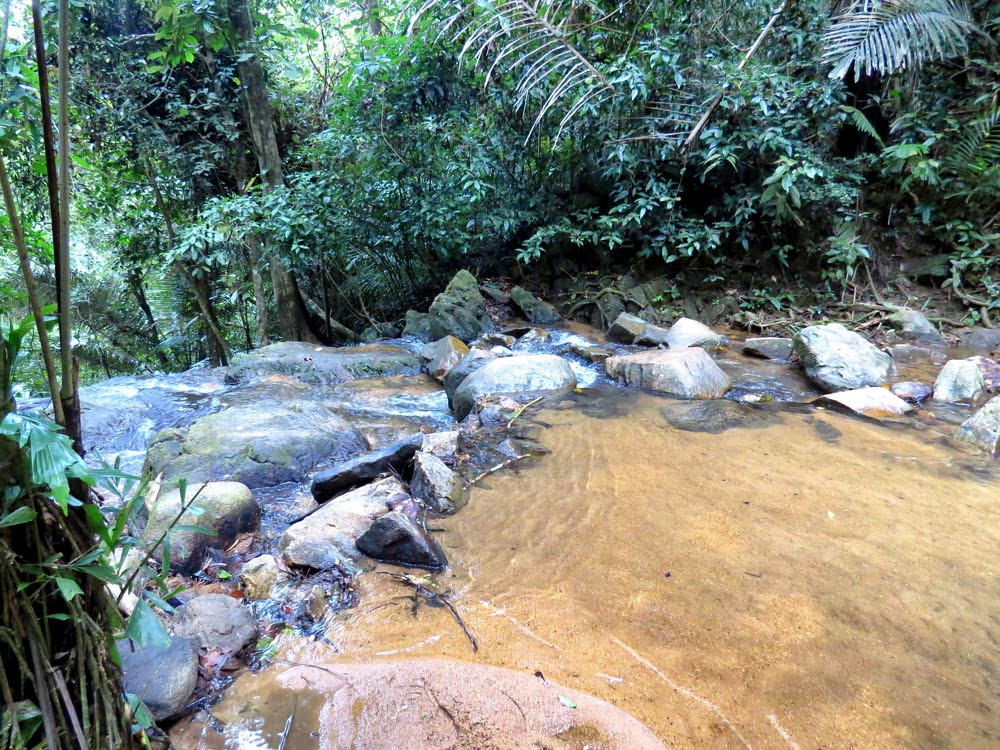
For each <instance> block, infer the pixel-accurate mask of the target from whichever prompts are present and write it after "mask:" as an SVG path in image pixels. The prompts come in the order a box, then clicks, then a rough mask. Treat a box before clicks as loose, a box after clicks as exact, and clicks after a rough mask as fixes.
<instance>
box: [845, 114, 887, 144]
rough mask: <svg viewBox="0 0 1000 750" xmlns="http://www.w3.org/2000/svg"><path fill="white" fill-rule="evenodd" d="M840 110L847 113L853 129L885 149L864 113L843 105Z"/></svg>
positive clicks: (880, 137) (880, 138)
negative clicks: (872, 139)
mask: <svg viewBox="0 0 1000 750" xmlns="http://www.w3.org/2000/svg"><path fill="white" fill-rule="evenodd" d="M841 109H843V110H844V112H846V113H847V116H848V117H850V118H851V124H852V125H853V126H854V127H856V128H857V129H858V130H860V131H861V132H862V133H864V134H865V135H867V136H869V137H870V138H874V139H875V141H876V142H877V143H878V145H879V146H882V147H885V143H883V142H882V136H880V135H879V134H878V131H877V130H876V129H875V126H874V125H872V121H871V120H869V119H868V118H867V117H866V116H865V113H864V112H862V111H861V110H860V109H855V108H854V107H848V106H847V105H844V106H843V107H841Z"/></svg>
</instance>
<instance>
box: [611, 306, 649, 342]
mask: <svg viewBox="0 0 1000 750" xmlns="http://www.w3.org/2000/svg"><path fill="white" fill-rule="evenodd" d="M646 325H647V324H646V321H645V320H643V319H642V318H640V317H639V316H637V315H632V314H631V313H627V312H623V313H622V314H621V315H619V316H618V317H616V318H615V319H614V321H613V322H612V323H611V327H610V328H609V329H608V338H609V339H611V340H612V341H619V342H621V343H623V344H631V343H632V342H633V341H635V340H636V338H638V337H639V335H640V334H641V333H642V331H643V329H644V328H645V327H646Z"/></svg>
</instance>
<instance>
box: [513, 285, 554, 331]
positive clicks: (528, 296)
mask: <svg viewBox="0 0 1000 750" xmlns="http://www.w3.org/2000/svg"><path fill="white" fill-rule="evenodd" d="M510 300H511V302H513V303H514V304H515V305H517V307H518V308H519V309H520V310H521V312H522V313H524V318H525V320H527V321H528V322H529V323H537V324H540V325H544V324H547V323H558V322H559V321H560V320H562V316H561V315H559V312H558V311H557V310H556V309H555V308H554V307H553V306H552V305H550V304H549V303H548V302H545V301H544V300H540V299H538V297H536V296H535V295H534V294H532V293H531V292H529V291H528V290H527V289H522V288H521V287H519V286H516V287H514V288H513V289H511V290H510Z"/></svg>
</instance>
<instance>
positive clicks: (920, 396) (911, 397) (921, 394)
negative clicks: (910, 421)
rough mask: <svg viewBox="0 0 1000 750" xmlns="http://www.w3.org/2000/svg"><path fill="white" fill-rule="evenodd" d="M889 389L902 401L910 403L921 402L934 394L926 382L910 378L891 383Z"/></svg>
mask: <svg viewBox="0 0 1000 750" xmlns="http://www.w3.org/2000/svg"><path fill="white" fill-rule="evenodd" d="M889 390H890V392H891V393H892V394H893V395H894V396H898V397H899V398H901V399H903V400H904V401H909V402H910V403H911V404H919V403H922V402H924V401H926V400H927V399H929V398H930V397H931V396H932V395H934V389H933V388H931V387H930V386H929V385H927V384H926V383H917V382H914V381H910V380H905V381H903V382H901V383H893V384H892V388H890V389H889Z"/></svg>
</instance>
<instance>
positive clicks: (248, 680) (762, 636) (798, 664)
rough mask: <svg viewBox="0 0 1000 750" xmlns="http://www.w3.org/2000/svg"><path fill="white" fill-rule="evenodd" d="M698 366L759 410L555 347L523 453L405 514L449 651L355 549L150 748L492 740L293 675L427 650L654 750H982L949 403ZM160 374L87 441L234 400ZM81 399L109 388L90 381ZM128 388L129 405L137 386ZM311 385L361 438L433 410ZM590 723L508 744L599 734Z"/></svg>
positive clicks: (973, 455)
mask: <svg viewBox="0 0 1000 750" xmlns="http://www.w3.org/2000/svg"><path fill="white" fill-rule="evenodd" d="M588 333H589V336H590V337H591V338H594V339H597V338H598V337H599V334H597V333H596V332H592V331H590V332H588V331H581V329H574V332H570V333H565V332H555V333H554V334H553V335H552V336H550V337H549V338H548V340H547V342H545V343H543V344H534V345H533V346H535V347H536V350H545V351H560V348H561V347H564V346H565V345H566V343H567V341H570V340H571V339H573V338H574V337H576V338H581V339H582V336H583V335H584V334H588ZM588 343H592V342H588ZM731 351H738V347H737V346H736V345H735V344H734V346H733V347H732V348H731ZM721 364H722V366H723V368H724V369H726V370H727V372H729V373H730V374H731V376H732V377H733V379H734V381H735V382H736V383H737V384H738V386H737V388H736V389H735V390H734V393H733V394H731V395H730V397H731V398H732V397H739V396H745V395H746V394H756V395H758V396H767V397H769V398H773V399H774V401H775V403H774V404H773V405H772V404H769V405H768V406H770V407H772V408H768V409H766V410H765V412H766V414H767V419H762V420H761V421H760V422H759V423H749V424H747V425H745V426H743V427H739V428H735V429H726V430H722V431H717V432H714V433H713V432H699V431H691V430H690V429H679V428H678V427H676V426H672V425H674V424H677V419H676V414H677V413H683V411H684V408H686V407H685V405H689V404H690V403H691V402H677V401H673V400H671V399H666V398H662V397H657V396H654V395H650V394H646V393H643V392H640V391H637V390H623V389H621V388H618V387H616V386H615V385H613V384H611V383H610V382H608V381H607V378H606V377H604V376H603V375H602V374H600V371H599V368H598V367H596V366H591V365H585V364H582V363H581V362H575V363H574V368H575V369H576V370H577V372H578V377H579V378H580V380H581V388H580V389H578V391H577V392H576V393H574V394H571V395H570V396H569V397H567V398H566V399H564V400H562V401H560V402H558V403H555V404H552V405H549V406H548V407H547V408H544V409H542V410H540V411H536V412H534V413H533V414H531V415H530V416H529V415H527V414H526V415H525V417H524V421H525V424H524V425H523V427H522V431H523V433H524V434H525V435H526V436H528V437H530V438H531V439H532V440H536V441H537V442H538V443H540V444H541V446H542V447H543V448H544V449H545V451H547V453H545V454H544V455H541V456H540V457H537V458H535V459H533V460H530V461H522V462H521V463H520V464H518V465H517V466H516V467H515V468H512V469H508V470H505V471H501V472H497V473H495V474H492V475H490V476H488V477H486V478H485V479H483V480H482V481H480V482H478V483H477V484H476V485H475V487H474V488H473V491H472V496H471V500H470V502H469V504H468V506H467V507H466V508H464V509H463V510H462V511H461V512H459V513H458V514H457V515H455V516H452V517H447V518H443V519H440V520H438V519H435V520H434V521H433V522H431V523H430V524H429V528H430V530H431V531H432V532H433V534H434V536H435V538H436V539H437V540H438V541H439V542H440V544H441V545H442V547H443V548H444V550H445V551H446V553H447V555H448V558H449V560H450V567H449V568H448V569H447V570H446V571H444V572H441V573H437V574H433V575H431V576H430V577H429V578H428V579H427V580H429V581H433V582H434V584H435V585H436V586H437V590H440V591H442V592H444V593H445V594H446V596H447V599H448V601H449V602H450V603H451V604H452V605H453V606H454V607H455V609H456V611H457V612H458V613H459V615H460V617H461V620H462V622H463V623H464V625H465V626H466V628H467V629H468V631H469V633H470V634H471V635H472V636H473V637H474V638H475V641H476V643H477V646H478V649H477V650H473V648H472V646H471V644H470V639H469V638H467V636H466V635H465V634H464V633H463V631H462V629H461V628H460V627H459V624H458V622H457V621H456V619H455V618H454V617H453V616H452V614H451V613H450V612H449V611H448V609H446V608H445V607H442V606H431V605H433V602H428V601H418V600H417V599H415V598H414V597H413V596H411V595H410V594H411V592H410V591H409V590H408V589H407V588H405V587H402V586H400V584H399V582H398V581H397V580H396V579H394V578H393V577H391V576H386V575H380V574H379V573H381V572H398V571H399V568H393V567H391V566H385V565H381V566H379V567H378V569H377V571H376V572H375V573H370V574H366V575H363V576H360V577H359V578H357V579H356V581H355V584H354V585H355V588H356V591H355V593H356V599H357V601H358V604H357V605H356V606H354V607H352V608H349V609H344V610H341V611H338V612H335V613H334V614H333V616H331V617H329V618H327V619H326V620H325V621H324V627H325V629H324V631H323V632H322V633H321V634H320V635H319V636H317V633H315V632H311V633H310V634H305V633H301V632H295V631H285V632H283V633H282V634H280V635H278V636H277V639H276V643H277V646H278V650H277V654H278V655H277V658H275V659H274V661H273V663H272V665H271V666H270V667H268V668H266V669H264V670H263V671H261V672H259V673H246V674H243V675H241V676H240V677H239V678H238V679H237V680H236V682H235V684H234V685H233V686H232V687H231V688H230V689H228V690H227V691H226V692H225V694H224V695H223V697H222V699H221V701H219V702H218V703H216V704H215V705H213V706H212V707H211V708H210V709H209V712H202V713H201V714H198V715H195V717H194V718H192V719H189V720H184V721H182V722H181V723H180V724H178V725H177V726H176V727H175V728H174V730H173V732H172V735H171V736H172V740H173V742H174V743H175V744H176V746H177V747H179V748H204V749H210V748H211V749H220V750H221V749H222V748H228V749H232V750H236V749H241V750H242V749H244V748H246V749H248V750H249V749H250V748H255V749H256V748H265V747H267V748H281V750H311V749H312V748H331V749H332V748H341V747H345V748H346V747H356V748H358V750H382V749H383V748H385V750H389V749H390V748H396V747H400V748H402V747H409V748H413V750H420V748H424V747H433V748H438V747H440V748H450V747H463V748H464V747H468V748H479V747H483V748H487V747H489V748H494V747H495V748H514V747H518V746H519V745H517V744H504V742H502V741H500V740H495V741H493V740H491V741H489V742H483V743H482V744H474V743H467V744H463V743H462V742H458V741H456V740H455V738H454V737H451V738H450V739H449V737H448V736H444V735H442V738H441V739H440V742H438V741H437V740H434V741H431V740H429V739H427V738H426V737H423V738H422V739H421V740H420V744H409V745H407V744H399V743H400V742H401V740H399V739H398V736H397V738H396V739H394V740H391V741H390V740H389V739H385V738H384V737H387V736H389V735H392V732H391V731H388V730H379V727H380V726H381V727H386V726H393V725H397V724H400V723H401V722H403V720H404V717H405V715H406V712H407V710H408V707H409V705H410V704H409V702H408V701H409V699H407V698H406V696H401V697H400V698H399V700H395V701H376V700H374V699H370V700H369V699H365V700H364V701H362V700H360V699H359V700H358V701H356V702H355V705H354V706H353V708H350V710H348V711H347V713H346V714H345V712H344V711H335V710H331V709H330V706H331V705H332V704H331V700H332V699H329V700H328V699H327V698H325V697H324V696H326V695H327V693H324V692H323V690H320V689H319V688H317V687H316V685H314V684H313V682H312V681H310V680H309V679H305V678H302V675H301V670H302V668H303V665H308V666H309V667H312V668H314V669H316V670H322V671H323V672H324V673H328V674H340V671H338V670H343V671H344V673H347V672H349V671H350V670H357V669H359V668H364V669H369V670H377V669H379V668H382V667H385V668H388V674H390V675H391V674H392V672H393V670H394V669H398V668H401V665H411V666H412V665H419V664H423V663H425V662H424V660H436V661H435V662H434V663H437V662H438V661H440V660H445V661H446V662H447V663H449V664H454V663H456V662H457V663H460V664H465V665H477V668H478V666H482V667H500V668H503V669H505V670H513V671H515V672H518V673H522V674H524V675H528V676H532V675H534V676H535V677H534V678H533V679H539V680H543V681H545V682H546V684H548V683H551V684H553V685H557V686H565V688H567V689H569V690H573V691H578V692H579V693H581V694H586V695H589V696H593V697H595V698H598V699H600V700H603V701H606V702H607V703H608V704H611V705H612V706H614V707H616V708H618V709H621V710H622V711H624V712H625V713H627V714H629V715H630V716H631V717H634V718H635V719H637V720H638V721H639V722H641V723H642V724H643V725H645V727H647V728H648V729H649V730H650V731H651V733H652V734H653V735H655V737H656V738H657V739H658V740H659V742H660V743H662V745H663V746H665V747H677V748H734V749H746V750H749V749H750V748H785V749H792V750H796V749H798V748H803V749H804V748H948V747H954V748H963V749H974V748H996V747H998V746H1000V715H998V710H1000V556H998V554H997V551H998V550H1000V504H998V502H997V497H998V494H997V487H996V479H995V476H994V473H995V461H994V460H993V459H992V458H990V457H989V456H984V455H983V454H981V453H980V452H979V451H976V450H973V449H963V448H961V447H960V446H959V445H958V444H957V443H955V441H953V440H951V439H950V438H948V437H947V435H948V434H949V430H950V429H951V427H952V426H953V424H954V423H955V422H956V420H960V419H961V418H963V416H962V415H963V412H962V410H961V409H959V408H957V407H948V408H945V409H942V410H940V414H937V413H931V412H926V413H918V414H917V416H916V417H913V418H910V419H907V420H906V421H903V422H900V423H889V424H883V423H879V422H876V421H874V420H869V419H862V418H857V417H853V416H849V415H846V414H842V413H839V412H836V411H831V410H827V409H818V408H815V407H808V408H805V407H798V406H796V405H795V404H790V403H783V402H803V401H807V400H809V399H811V398H812V397H814V396H815V395H816V391H815V390H814V389H813V388H812V386H811V385H810V384H809V383H808V381H807V380H806V379H805V377H804V376H803V375H801V373H800V372H798V371H797V370H795V369H794V368H792V367H789V366H788V365H780V364H775V363H770V362H761V361H750V360H748V359H747V358H745V357H741V356H740V355H738V354H732V353H730V354H727V355H725V357H724V361H723V362H721ZM933 366H934V363H933V362H915V363H913V364H911V365H905V366H903V367H901V372H900V374H899V377H898V379H903V378H913V377H921V376H923V377H922V379H924V380H926V379H927V377H928V375H927V373H928V372H930V371H931V368H932V367H933ZM171 377H174V376H171ZM930 377H931V379H933V376H932V375H931V376H930ZM181 384H182V387H181V388H180V389H179V391H178V393H179V395H177V394H175V395H174V396H170V397H169V398H168V397H166V396H163V398H161V399H160V400H161V401H163V402H169V403H170V404H173V406H172V407H171V408H172V409H173V415H172V416H171V415H166V414H161V415H160V417H156V416H151V417H149V418H148V419H149V420H151V421H152V422H153V423H154V424H147V423H146V422H145V421H143V420H142V419H138V420H133V422H132V425H133V428H135V429H137V430H138V432H136V431H135V430H134V431H133V434H132V435H131V437H123V436H122V434H121V433H120V432H114V431H111V433H110V434H111V435H112V439H111V440H110V441H108V442H106V444H105V446H104V447H105V449H114V450H117V451H120V452H124V454H125V455H132V454H131V453H129V452H130V451H138V450H139V449H140V448H141V445H140V443H141V442H142V440H143V439H144V438H143V437H142V435H141V434H139V432H141V431H145V435H147V436H148V434H149V431H150V430H151V429H153V428H154V427H156V428H159V427H162V426H165V425H169V426H174V425H177V424H181V423H183V421H184V420H187V421H190V420H192V419H194V418H196V417H197V416H200V415H203V414H206V413H209V412H211V411H213V410H217V409H218V408H222V406H224V405H225V404H227V403H238V402H239V399H240V393H239V391H238V389H231V388H230V389H227V387H226V386H224V385H223V384H222V382H221V380H220V379H218V377H217V376H213V375H211V374H210V373H208V372H206V373H205V374H202V375H198V376H190V375H189V378H188V380H183V381H181ZM109 387H111V388H117V389H119V391H118V392H119V393H122V392H124V391H122V389H123V388H126V387H127V384H125V383H122V382H119V383H116V384H115V383H113V384H112V386H108V384H104V385H102V386H98V388H105V389H108V388H109ZM135 391H136V393H135V395H136V396H137V395H139V394H145V395H144V396H143V398H145V402H144V403H147V406H148V408H151V409H153V410H154V412H155V410H156V408H157V407H156V405H155V404H152V405H150V404H149V402H150V401H151V397H150V394H154V395H155V389H152V390H146V389H144V388H142V387H137V388H136V389H135ZM97 392H100V391H97ZM315 396H316V397H317V398H320V397H321V398H323V400H324V402H325V403H328V404H330V405H331V406H332V405H333V404H334V403H335V402H336V403H339V404H340V406H339V407H338V408H339V409H340V410H341V411H342V413H343V415H344V416H345V417H348V418H349V419H351V420H352V421H353V422H354V423H355V424H357V425H358V427H359V429H361V430H362V431H363V432H364V433H365V434H366V436H367V437H369V439H370V440H371V442H373V444H375V445H383V444H387V443H388V442H390V441H391V440H393V439H396V437H397V436H399V435H401V434H405V433H406V432H407V431H412V429H413V427H414V425H426V426H428V427H431V428H434V429H446V428H447V426H448V423H449V414H448V411H447V403H446V402H445V401H444V398H443V393H442V392H441V391H440V388H439V387H437V386H436V385H434V384H433V382H432V381H430V380H429V379H428V378H425V377H423V376H409V377H408V378H394V379H392V378H390V379H370V380H355V381H351V382H349V383H346V384H343V385H341V386H338V387H336V388H334V389H333V390H332V391H331V392H329V393H325V394H319V393H317V394H315ZM108 399H109V403H110V400H111V399H112V396H110V395H109V396H108ZM85 401H86V398H85ZM94 403H97V399H95V400H94ZM108 408H110V407H108ZM122 413H123V414H130V413H131V412H129V411H128V410H127V409H123V410H122ZM964 413H965V414H967V413H968V410H965V412H964ZM137 435H138V436H137ZM540 453H544V452H540ZM265 496H267V495H266V493H264V494H262V495H261V496H260V497H258V500H260V499H261V498H262V497H265ZM272 499H273V498H272ZM265 517H266V514H265ZM415 575H419V576H423V575H425V574H424V573H423V572H415ZM427 663H431V662H427ZM359 665H360V666H359ZM467 669H468V670H470V674H472V672H471V670H473V668H472V667H467ZM296 670H298V672H296ZM295 674H297V675H298V677H294V675H295ZM373 674H376V673H374V672H373ZM378 674H381V673H378ZM317 676H318V672H317ZM296 679H297V680H298V681H297V682H296ZM379 679H381V678H379ZM469 679H470V680H472V679H473V678H472V677H470V678H469ZM318 681H320V682H321V680H318ZM389 682H390V683H391V679H390V680H389ZM421 684H422V683H421ZM471 684H473V683H471V682H470V685H471ZM470 689H471V688H470ZM334 692H336V691H334ZM562 697H563V696H561V697H560V700H562ZM564 705H565V703H564ZM413 710H416V709H413ZM352 711H353V714H351V712H352ZM206 714H208V717H206ZM345 715H347V716H348V717H350V716H351V715H353V721H354V722H355V724H356V727H355V729H356V731H358V732H359V733H360V734H359V735H358V736H363V737H368V738H369V739H368V740H366V741H363V742H360V744H353V743H354V740H352V744H337V742H336V741H335V740H333V739H331V738H335V737H337V736H344V735H343V732H344V731H345V730H344V727H343V726H342V724H343V722H344V721H345V718H344V717H345ZM522 715H523V714H522ZM206 718H210V719H211V720H210V721H207V720H206ZM449 718H451V717H450V716H449ZM365 727H367V728H365ZM219 729H221V730H222V731H219ZM352 731H354V730H352ZM365 732H368V734H365ZM594 732H595V733H592V734H587V733H583V734H579V735H569V734H567V735H566V736H564V737H563V738H562V739H561V740H559V743H560V744H552V745H550V744H537V745H535V744H532V745H530V747H539V748H541V747H552V748H557V747H558V748H577V749H578V750H584V748H592V749H593V750H597V749H598V748H611V747H621V746H622V745H620V744H615V743H614V742H613V741H612V740H613V737H612V736H611V734H607V733H601V732H597V731H596V730H594ZM338 733H339V734H338ZM352 736H354V735H352ZM380 736H382V737H383V739H381V740H380V739H378V738H379V737H380ZM414 742H416V740H414ZM520 746H525V747H527V746H528V745H520Z"/></svg>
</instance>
